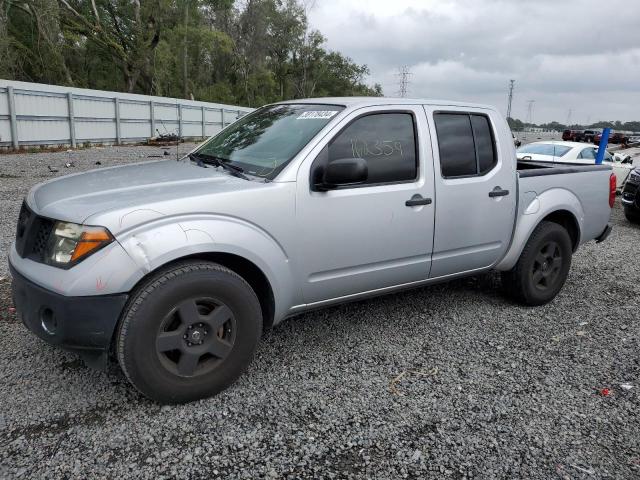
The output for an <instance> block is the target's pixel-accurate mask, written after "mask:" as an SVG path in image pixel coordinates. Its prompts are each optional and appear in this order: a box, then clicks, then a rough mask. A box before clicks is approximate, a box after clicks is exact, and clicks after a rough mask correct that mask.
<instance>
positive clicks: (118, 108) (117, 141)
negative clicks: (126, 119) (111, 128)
mask: <svg viewBox="0 0 640 480" xmlns="http://www.w3.org/2000/svg"><path fill="white" fill-rule="evenodd" d="M113 103H114V105H115V108H116V145H120V141H121V140H122V135H121V132H120V99H119V98H118V97H114V99H113Z"/></svg>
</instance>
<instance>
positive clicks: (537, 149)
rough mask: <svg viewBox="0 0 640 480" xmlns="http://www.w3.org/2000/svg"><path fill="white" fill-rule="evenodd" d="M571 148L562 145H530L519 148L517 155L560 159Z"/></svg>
mask: <svg viewBox="0 0 640 480" xmlns="http://www.w3.org/2000/svg"><path fill="white" fill-rule="evenodd" d="M569 150H571V147H567V146H563V145H555V144H553V143H530V144H529V145H524V146H523V147H520V148H519V149H518V150H517V152H518V153H531V154H533V155H549V156H553V157H562V156H563V155H565V154H566V153H567V152H568V151H569Z"/></svg>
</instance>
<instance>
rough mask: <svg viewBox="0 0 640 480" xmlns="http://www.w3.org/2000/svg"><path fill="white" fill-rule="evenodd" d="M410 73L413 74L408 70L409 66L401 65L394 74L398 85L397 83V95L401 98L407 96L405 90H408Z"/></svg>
mask: <svg viewBox="0 0 640 480" xmlns="http://www.w3.org/2000/svg"><path fill="white" fill-rule="evenodd" d="M411 75H413V74H412V73H411V71H410V70H409V67H408V66H406V65H403V66H402V67H400V68H399V69H398V73H397V74H396V76H397V77H398V85H399V89H398V96H400V97H403V98H404V97H406V96H407V91H408V88H407V87H408V86H409V84H410V83H411V82H410V81H409V77H410V76H411Z"/></svg>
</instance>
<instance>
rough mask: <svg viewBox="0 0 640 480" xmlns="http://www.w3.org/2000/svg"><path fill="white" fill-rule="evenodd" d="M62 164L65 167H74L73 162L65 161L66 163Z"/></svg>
mask: <svg viewBox="0 0 640 480" xmlns="http://www.w3.org/2000/svg"><path fill="white" fill-rule="evenodd" d="M64 166H65V168H72V167H75V166H76V165H75V163H73V162H67V163H65V164H64Z"/></svg>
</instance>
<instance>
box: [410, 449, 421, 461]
mask: <svg viewBox="0 0 640 480" xmlns="http://www.w3.org/2000/svg"><path fill="white" fill-rule="evenodd" d="M421 458H422V452H421V451H420V450H416V451H415V452H413V455H412V456H411V461H412V462H419V461H420V459H421Z"/></svg>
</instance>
